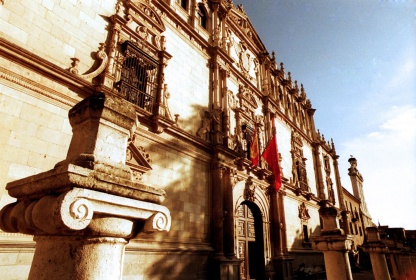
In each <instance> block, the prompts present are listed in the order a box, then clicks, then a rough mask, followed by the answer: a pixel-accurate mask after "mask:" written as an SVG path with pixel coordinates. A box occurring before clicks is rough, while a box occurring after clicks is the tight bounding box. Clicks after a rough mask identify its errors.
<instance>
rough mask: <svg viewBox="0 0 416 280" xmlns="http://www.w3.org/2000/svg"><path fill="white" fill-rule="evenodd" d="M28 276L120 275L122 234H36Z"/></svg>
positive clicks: (40, 279) (41, 279)
mask: <svg viewBox="0 0 416 280" xmlns="http://www.w3.org/2000/svg"><path fill="white" fill-rule="evenodd" d="M35 241H36V251H35V255H34V257H33V262H32V266H31V269H30V273H29V280H50V279H60V280H73V279H88V280H115V279H121V275H122V268H123V256H124V247H125V245H126V244H127V241H126V240H125V239H124V238H111V237H96V238H83V237H70V236H58V237H57V236H37V237H35Z"/></svg>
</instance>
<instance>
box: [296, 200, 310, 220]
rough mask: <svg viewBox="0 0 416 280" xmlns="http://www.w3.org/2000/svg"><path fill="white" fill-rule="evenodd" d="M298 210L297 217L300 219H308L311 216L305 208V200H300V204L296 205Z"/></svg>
mask: <svg viewBox="0 0 416 280" xmlns="http://www.w3.org/2000/svg"><path fill="white" fill-rule="evenodd" d="M298 210H299V218H300V219H302V220H309V219H310V217H311V216H309V210H308V208H306V205H305V202H302V204H301V205H299V207H298Z"/></svg>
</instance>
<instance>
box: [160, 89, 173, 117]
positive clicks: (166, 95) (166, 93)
mask: <svg viewBox="0 0 416 280" xmlns="http://www.w3.org/2000/svg"><path fill="white" fill-rule="evenodd" d="M169 98H170V92H169V90H168V85H167V84H164V85H163V94H162V106H163V107H164V109H165V110H164V114H163V116H164V117H166V118H168V119H170V120H173V119H172V114H171V113H170V110H169V106H168V99H169Z"/></svg>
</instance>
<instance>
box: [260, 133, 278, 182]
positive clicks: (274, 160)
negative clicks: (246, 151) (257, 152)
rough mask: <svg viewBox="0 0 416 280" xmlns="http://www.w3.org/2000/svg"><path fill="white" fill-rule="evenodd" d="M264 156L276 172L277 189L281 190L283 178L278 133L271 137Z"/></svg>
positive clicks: (274, 172)
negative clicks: (281, 175)
mask: <svg viewBox="0 0 416 280" xmlns="http://www.w3.org/2000/svg"><path fill="white" fill-rule="evenodd" d="M262 156H263V158H264V160H265V161H266V162H267V163H268V164H269V166H270V169H271V171H272V172H273V174H274V178H275V181H274V182H275V186H276V190H279V189H280V187H281V186H282V178H281V177H280V167H279V152H278V150H277V141H276V135H273V137H272V139H270V142H269V144H267V147H266V149H265V150H264V152H263V154H262Z"/></svg>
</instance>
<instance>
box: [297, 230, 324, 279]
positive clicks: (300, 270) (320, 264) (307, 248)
mask: <svg viewBox="0 0 416 280" xmlns="http://www.w3.org/2000/svg"><path fill="white" fill-rule="evenodd" d="M320 231H321V227H320V226H319V225H317V226H315V227H314V228H313V229H312V228H309V229H308V236H307V238H306V237H305V234H304V232H303V228H300V229H298V230H296V238H295V240H294V242H293V247H292V251H293V252H290V251H289V253H290V254H291V255H292V256H293V258H294V260H293V270H294V271H293V272H294V275H295V277H296V279H326V273H325V262H324V255H323V253H322V252H317V251H313V250H312V243H311V242H310V238H311V237H312V236H319V235H320Z"/></svg>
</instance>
